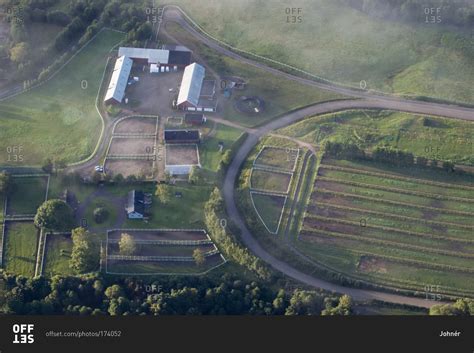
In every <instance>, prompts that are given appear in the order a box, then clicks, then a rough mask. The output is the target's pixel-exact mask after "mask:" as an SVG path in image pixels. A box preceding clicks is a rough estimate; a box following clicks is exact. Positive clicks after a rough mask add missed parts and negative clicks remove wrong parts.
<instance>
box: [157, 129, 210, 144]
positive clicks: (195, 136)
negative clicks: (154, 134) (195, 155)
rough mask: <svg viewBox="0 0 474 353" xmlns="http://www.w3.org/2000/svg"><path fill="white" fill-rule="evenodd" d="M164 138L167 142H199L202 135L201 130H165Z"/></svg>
mask: <svg viewBox="0 0 474 353" xmlns="http://www.w3.org/2000/svg"><path fill="white" fill-rule="evenodd" d="M164 140H165V143H167V144H173V143H175V144H178V143H179V144H188V143H199V142H200V141H201V136H200V133H199V130H165V131H164Z"/></svg>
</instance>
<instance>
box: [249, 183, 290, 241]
mask: <svg viewBox="0 0 474 353" xmlns="http://www.w3.org/2000/svg"><path fill="white" fill-rule="evenodd" d="M253 194H257V195H268V196H278V197H284V198H285V200H284V202H283V206H282V208H281V211H280V217H279V219H278V224H277V227H276V230H275V231H271V230H270V229H269V228H268V226H267V224H266V223H265V221H264V220H263V218H262V216H261V215H260V212H258V210H257V207H256V206H255V202H254V201H253ZM250 200H251V201H252V206H253V209H254V211H255V213H256V214H257V216H258V218H259V219H260V221H261V222H262V224H263V225H264V226H265V229H266V230H267V231H268V232H269V233H270V234H273V235H276V234H278V231H279V230H280V224H281V220H282V217H283V211H284V210H285V206H286V202H287V200H288V195H279V194H271V193H266V192H261V191H253V190H250Z"/></svg>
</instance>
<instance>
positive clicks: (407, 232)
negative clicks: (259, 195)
mask: <svg viewBox="0 0 474 353" xmlns="http://www.w3.org/2000/svg"><path fill="white" fill-rule="evenodd" d="M306 217H307V218H312V219H319V220H321V221H329V222H332V223H339V224H345V225H351V226H357V227H364V228H370V229H376V230H382V231H386V232H394V233H399V234H403V235H410V236H414V237H421V238H428V239H438V240H446V241H452V242H460V243H466V244H473V243H474V241H473V240H470V239H458V238H451V237H445V236H442V235H433V234H428V233H421V232H413V231H410V230H405V229H399V228H392V227H386V226H380V225H376V224H369V223H366V222H365V223H363V225H361V223H360V222H355V221H349V220H346V219H340V218H333V217H324V216H319V215H314V214H307V215H306Z"/></svg>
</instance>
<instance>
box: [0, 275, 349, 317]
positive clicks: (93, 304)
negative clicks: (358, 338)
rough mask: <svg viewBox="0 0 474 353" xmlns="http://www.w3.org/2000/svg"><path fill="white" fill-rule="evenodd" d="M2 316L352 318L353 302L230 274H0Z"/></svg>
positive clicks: (346, 298) (346, 297) (347, 299)
mask: <svg viewBox="0 0 474 353" xmlns="http://www.w3.org/2000/svg"><path fill="white" fill-rule="evenodd" d="M0 312H4V313H8V314H33V315H34V314H36V315H39V314H43V315H48V314H49V315H51V314H67V315H172V314H173V315H175V314H177V315H239V314H240V315H242V314H251V315H320V314H322V315H349V314H351V312H352V302H351V299H350V297H348V296H342V297H340V298H338V297H332V296H331V297H325V296H324V295H323V294H321V293H319V292H314V291H304V290H295V291H293V292H292V293H287V292H286V291H284V290H283V289H280V290H273V289H271V288H270V287H268V286H262V285H261V284H259V283H257V282H255V281H246V280H241V279H239V278H237V277H235V276H232V275H228V274H225V275H223V276H222V277H221V278H219V279H210V278H204V277H175V278H162V279H160V280H157V281H154V282H145V281H142V280H137V279H132V278H127V279H116V278H115V279H113V278H111V277H101V276H99V277H91V276H86V277H59V276H56V277H53V278H52V279H46V278H44V277H39V278H34V279H31V278H25V277H22V276H14V275H7V274H4V273H3V274H0Z"/></svg>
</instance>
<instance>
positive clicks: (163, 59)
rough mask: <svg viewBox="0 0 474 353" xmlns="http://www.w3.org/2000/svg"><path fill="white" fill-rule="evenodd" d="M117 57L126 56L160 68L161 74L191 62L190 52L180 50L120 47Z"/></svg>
mask: <svg viewBox="0 0 474 353" xmlns="http://www.w3.org/2000/svg"><path fill="white" fill-rule="evenodd" d="M119 55H124V56H127V57H129V58H130V59H132V60H134V61H137V62H139V63H143V64H149V65H152V64H153V65H155V66H158V67H160V68H161V71H162V72H164V71H169V70H170V69H172V70H173V71H176V70H178V69H182V68H184V67H185V66H187V65H189V64H190V62H191V52H190V51H181V50H166V49H146V48H130V47H120V48H119Z"/></svg>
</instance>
